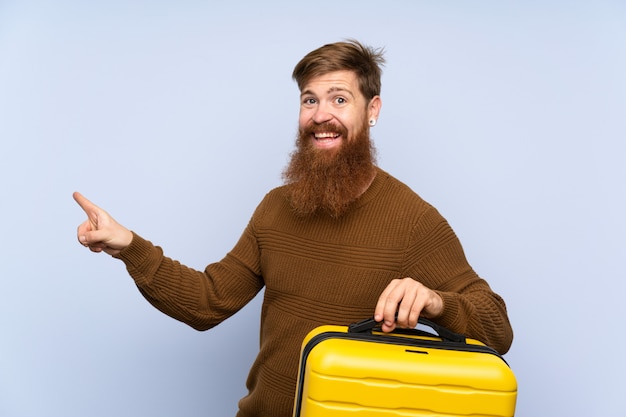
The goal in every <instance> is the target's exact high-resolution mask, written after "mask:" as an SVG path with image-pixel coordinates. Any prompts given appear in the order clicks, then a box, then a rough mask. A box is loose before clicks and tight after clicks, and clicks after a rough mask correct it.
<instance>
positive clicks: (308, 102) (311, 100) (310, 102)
mask: <svg viewBox="0 0 626 417" xmlns="http://www.w3.org/2000/svg"><path fill="white" fill-rule="evenodd" d="M302 103H304V104H308V105H311V104H315V99H314V98H305V99H304V100H302Z"/></svg>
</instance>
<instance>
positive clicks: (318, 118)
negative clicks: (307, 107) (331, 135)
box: [311, 103, 333, 124]
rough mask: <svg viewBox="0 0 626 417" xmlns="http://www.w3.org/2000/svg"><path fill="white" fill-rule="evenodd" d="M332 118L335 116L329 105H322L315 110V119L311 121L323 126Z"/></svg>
mask: <svg viewBox="0 0 626 417" xmlns="http://www.w3.org/2000/svg"><path fill="white" fill-rule="evenodd" d="M332 118H333V115H332V113H331V112H330V110H329V109H328V107H327V105H325V104H323V103H320V104H319V105H318V106H317V108H316V109H315V113H313V117H312V118H311V119H312V120H313V121H314V122H315V123H317V124H322V123H325V122H328V121H329V120H330V119H332Z"/></svg>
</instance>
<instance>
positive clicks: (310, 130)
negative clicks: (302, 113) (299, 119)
mask: <svg viewBox="0 0 626 417" xmlns="http://www.w3.org/2000/svg"><path fill="white" fill-rule="evenodd" d="M323 132H335V133H339V134H340V135H341V136H343V137H344V138H346V137H347V136H348V129H346V128H345V127H343V126H342V125H338V124H335V123H331V122H324V123H321V124H315V123H309V124H308V125H306V126H305V127H303V128H300V135H301V136H310V135H314V134H316V133H323Z"/></svg>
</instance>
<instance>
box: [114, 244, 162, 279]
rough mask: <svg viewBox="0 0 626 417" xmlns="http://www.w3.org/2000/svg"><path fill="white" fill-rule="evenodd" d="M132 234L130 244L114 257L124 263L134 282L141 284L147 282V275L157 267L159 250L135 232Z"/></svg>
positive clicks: (159, 255) (150, 274)
mask: <svg viewBox="0 0 626 417" xmlns="http://www.w3.org/2000/svg"><path fill="white" fill-rule="evenodd" d="M132 234H133V240H132V241H131V243H130V245H128V246H127V247H126V248H124V249H123V250H122V251H121V252H120V253H119V254H118V255H117V256H115V257H116V258H118V259H120V260H121V261H122V262H124V264H126V269H127V270H128V272H129V273H130V275H131V276H132V277H133V279H134V280H135V282H136V284H137V285H139V286H141V285H142V284H146V283H147V282H148V280H147V277H149V276H152V273H153V272H154V271H156V269H157V268H158V265H159V260H160V257H161V251H160V250H159V248H157V247H156V246H154V245H153V244H152V243H151V242H149V241H147V240H145V239H144V238H142V237H141V236H139V235H138V234H136V233H135V232H132Z"/></svg>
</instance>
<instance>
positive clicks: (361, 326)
mask: <svg viewBox="0 0 626 417" xmlns="http://www.w3.org/2000/svg"><path fill="white" fill-rule="evenodd" d="M418 323H419V324H422V325H424V326H428V327H430V328H431V329H433V330H434V331H435V332H437V335H438V336H439V337H441V338H442V339H444V340H448V341H450V342H457V343H465V336H463V335H462V334H459V333H455V332H453V331H452V330H448V329H447V328H445V327H443V326H440V325H438V324H437V323H435V322H433V321H430V320H428V319H425V318H423V317H420V318H419V319H418ZM378 325H379V322H377V321H376V320H374V318H373V317H372V318H369V319H365V320H362V321H359V322H356V323H352V324H351V325H349V326H348V333H364V332H368V331H372V330H373V329H374V328H376V327H377V326H378ZM392 333H401V334H412V333H417V334H422V333H420V331H419V330H417V329H396V330H394V331H393V332H392Z"/></svg>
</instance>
